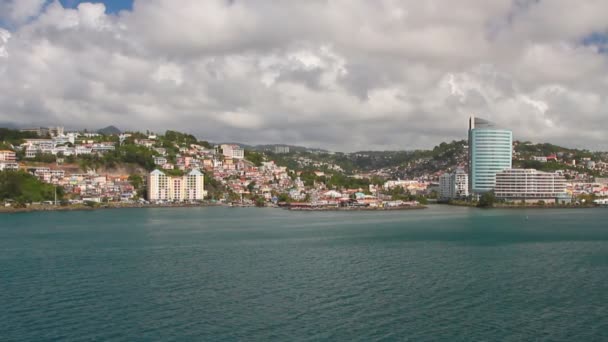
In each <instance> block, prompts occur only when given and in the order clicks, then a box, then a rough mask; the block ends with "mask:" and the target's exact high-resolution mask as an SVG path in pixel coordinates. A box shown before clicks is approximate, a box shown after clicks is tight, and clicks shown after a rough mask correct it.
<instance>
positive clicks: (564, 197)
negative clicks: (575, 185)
mask: <svg viewBox="0 0 608 342" xmlns="http://www.w3.org/2000/svg"><path fill="white" fill-rule="evenodd" d="M494 193H495V194H496V198H497V199H502V200H505V201H519V200H521V201H525V202H538V201H544V202H546V203H555V202H560V203H563V202H569V201H570V196H568V193H567V192H566V179H565V178H564V176H562V175H559V174H557V173H549V172H542V171H537V170H534V169H509V170H503V171H501V172H499V173H497V174H496V188H495V189H494Z"/></svg>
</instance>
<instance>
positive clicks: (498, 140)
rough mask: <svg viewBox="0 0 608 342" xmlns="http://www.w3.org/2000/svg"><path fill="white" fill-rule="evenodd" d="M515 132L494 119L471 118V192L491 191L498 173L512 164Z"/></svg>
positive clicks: (477, 193)
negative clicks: (500, 125) (494, 121)
mask: <svg viewBox="0 0 608 342" xmlns="http://www.w3.org/2000/svg"><path fill="white" fill-rule="evenodd" d="M512 155H513V133H512V132H511V131H510V130H507V129H502V128H499V127H496V125H495V124H494V123H493V122H490V121H488V120H485V119H481V118H476V117H474V116H472V117H471V118H470V119H469V192H470V193H471V194H475V195H479V194H482V193H485V192H488V191H492V190H493V189H494V187H495V186H496V174H497V173H498V172H501V171H503V170H506V169H510V168H511V167H512Z"/></svg>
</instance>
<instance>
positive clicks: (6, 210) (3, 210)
mask: <svg viewBox="0 0 608 342" xmlns="http://www.w3.org/2000/svg"><path fill="white" fill-rule="evenodd" d="M436 205H446V206H454V207H466V208H475V209H593V208H602V206H598V205H589V204H588V205H571V206H548V205H545V206H538V205H523V206H522V205H510V206H502V205H497V206H493V207H491V208H480V207H477V206H476V205H466V204H447V203H439V204H436ZM202 207H226V208H273V209H284V210H288V211H306V212H314V211H347V212H348V211H350V212H360V211H399V210H421V209H428V206H426V205H419V206H409V207H408V206H404V207H387V208H379V207H332V208H311V207H295V208H290V207H281V206H273V205H269V206H264V207H256V206H254V205H230V204H219V203H197V204H190V203H187V204H139V203H110V204H99V205H96V206H93V207H90V206H87V205H84V204H76V205H67V206H54V205H30V206H29V207H27V208H13V207H0V215H2V214H17V213H32V212H45V211H95V210H105V209H135V208H141V209H154V208H202Z"/></svg>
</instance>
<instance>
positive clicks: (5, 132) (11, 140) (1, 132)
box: [0, 128, 39, 148]
mask: <svg viewBox="0 0 608 342" xmlns="http://www.w3.org/2000/svg"><path fill="white" fill-rule="evenodd" d="M36 138H39V137H38V135H37V134H36V133H31V132H20V131H19V130H16V129H10V128H0V144H2V145H3V146H4V148H7V147H8V145H20V144H22V143H23V141H24V139H36Z"/></svg>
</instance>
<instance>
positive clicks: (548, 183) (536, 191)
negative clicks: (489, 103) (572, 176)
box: [439, 116, 571, 203]
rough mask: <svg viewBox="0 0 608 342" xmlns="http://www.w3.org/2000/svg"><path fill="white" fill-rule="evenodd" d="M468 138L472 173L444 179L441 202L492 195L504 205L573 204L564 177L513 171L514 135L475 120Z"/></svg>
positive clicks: (441, 179)
mask: <svg viewBox="0 0 608 342" xmlns="http://www.w3.org/2000/svg"><path fill="white" fill-rule="evenodd" d="M468 136H469V142H468V144H469V145H468V156H469V158H468V163H469V165H468V170H469V173H468V175H467V174H466V173H465V172H464V171H463V170H462V169H458V170H456V171H455V172H453V173H445V174H443V175H441V176H440V180H439V183H440V198H441V199H443V200H450V199H466V198H468V197H469V196H472V197H474V198H479V197H480V196H481V195H483V194H484V193H488V192H493V193H494V195H495V197H496V199H498V200H502V201H505V202H523V203H539V202H544V203H570V202H571V195H570V194H568V193H567V192H566V179H565V177H564V176H563V175H562V174H559V173H557V172H554V173H550V172H541V171H537V170H534V169H514V168H513V167H512V160H513V133H512V132H511V131H510V130H508V129H505V128H502V127H499V126H497V125H496V124H495V123H493V122H491V121H489V120H486V119H482V118H478V117H474V116H472V117H471V118H470V119H469V134H468ZM465 188H467V189H468V190H465Z"/></svg>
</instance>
